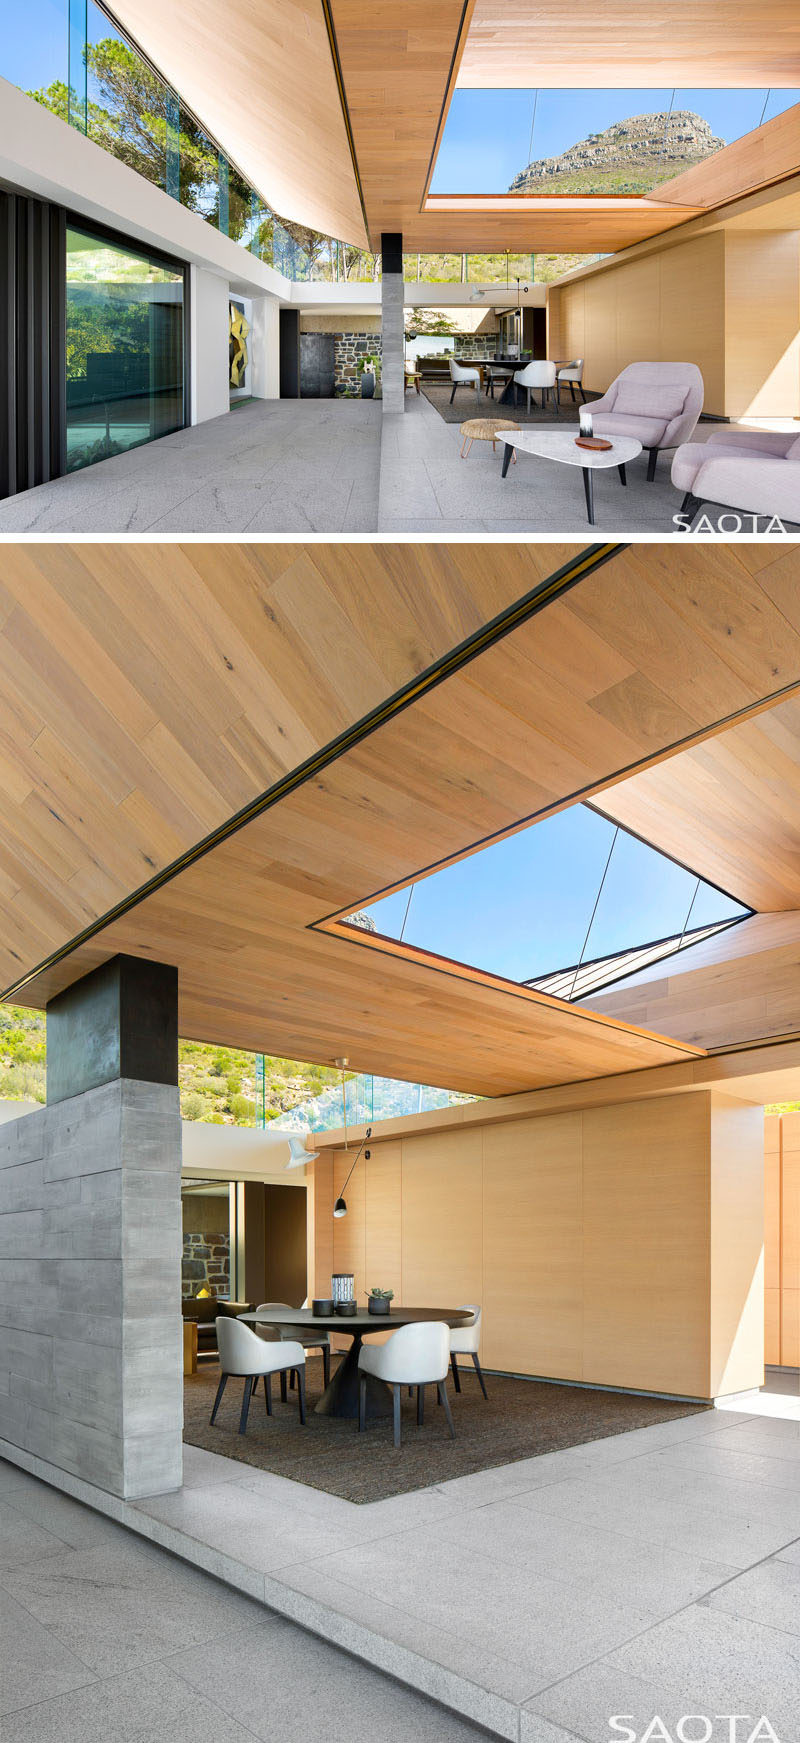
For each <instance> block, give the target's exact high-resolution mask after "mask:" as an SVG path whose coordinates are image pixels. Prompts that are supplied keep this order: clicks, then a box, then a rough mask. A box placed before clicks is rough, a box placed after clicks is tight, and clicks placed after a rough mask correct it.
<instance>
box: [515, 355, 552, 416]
mask: <svg viewBox="0 0 800 1743" xmlns="http://www.w3.org/2000/svg"><path fill="white" fill-rule="evenodd" d="M521 387H524V389H525V392H526V394H527V396H528V411H530V409H531V391H532V390H538V391H540V392H541V395H542V411H544V408H545V402H546V400H547V397H548V394H549V396H550V398H551V400H552V402H553V405H554V407H555V410H556V412H557V411H558V395H557V393H556V366H555V364H554V363H548V362H546V361H540V362H535V363H526V365H525V368H524V369H517V370H515V372H514V404H515V405H516V403H517V399H518V397H519V390H520V388H521Z"/></svg>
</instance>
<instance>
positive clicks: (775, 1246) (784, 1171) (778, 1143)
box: [764, 1113, 800, 1368]
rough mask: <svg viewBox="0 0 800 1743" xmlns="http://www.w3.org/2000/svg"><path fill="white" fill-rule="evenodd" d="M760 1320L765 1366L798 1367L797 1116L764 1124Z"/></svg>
mask: <svg viewBox="0 0 800 1743" xmlns="http://www.w3.org/2000/svg"><path fill="white" fill-rule="evenodd" d="M765 1127H766V1134H765V1144H764V1149H765V1163H766V1192H765V1238H764V1319H765V1327H766V1360H767V1361H768V1362H769V1363H771V1364H774V1365H775V1366H778V1367H784V1368H798V1367H800V1113H791V1114H783V1115H778V1114H771V1115H769V1116H768V1118H767V1120H766V1122H765Z"/></svg>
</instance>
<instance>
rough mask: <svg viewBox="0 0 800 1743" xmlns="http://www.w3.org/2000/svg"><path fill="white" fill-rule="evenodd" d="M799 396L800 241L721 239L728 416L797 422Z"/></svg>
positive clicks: (764, 234)
mask: <svg viewBox="0 0 800 1743" xmlns="http://www.w3.org/2000/svg"><path fill="white" fill-rule="evenodd" d="M798 115H800V109H799V110H798ZM799 395H800V234H799V233H798V231H797V230H759V231H752V230H730V231H728V232H727V233H726V236H725V411H726V415H727V416H728V417H730V418H739V417H776V416H777V417H797V415H798V411H800V404H799V403H798V396H799Z"/></svg>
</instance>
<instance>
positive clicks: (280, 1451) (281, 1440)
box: [184, 1356, 705, 1502]
mask: <svg viewBox="0 0 800 1743" xmlns="http://www.w3.org/2000/svg"><path fill="white" fill-rule="evenodd" d="M335 1359H336V1358H335V1357H334V1361H335ZM218 1381H219V1368H218V1366H217V1364H216V1362H214V1363H210V1362H209V1363H208V1364H207V1365H205V1366H202V1367H201V1369H200V1371H199V1372H198V1373H197V1374H194V1375H191V1376H188V1377H187V1379H186V1381H185V1388H184V1396H185V1428H184V1440H186V1441H188V1442H189V1445H190V1446H201V1447H205V1448H206V1451H207V1452H216V1453H221V1454H222V1455H223V1456H224V1457H225V1458H230V1459H239V1460H241V1461H242V1463H244V1464H247V1465H255V1466H256V1468H257V1469H258V1470H261V1471H273V1472H274V1473H275V1474H276V1475H277V1476H281V1477H290V1478H292V1479H293V1480H294V1481H295V1482H298V1483H307V1484H308V1485H309V1486H310V1487H311V1488H312V1489H326V1490H327V1491H328V1493H329V1494H331V1495H341V1496H343V1497H344V1499H345V1500H347V1501H359V1502H363V1501H382V1500H384V1499H386V1497H387V1496H389V1495H403V1494H406V1493H407V1492H408V1491H409V1490H411V1489H424V1488H427V1487H428V1486H429V1485H430V1484H433V1483H445V1482H447V1481H448V1480H449V1478H451V1477H463V1476H467V1475H468V1474H469V1473H470V1472H472V1471H485V1470H490V1469H491V1468H492V1466H494V1465H506V1464H511V1463H513V1462H514V1460H516V1459H529V1458H533V1457H535V1456H537V1455H538V1454H540V1453H548V1452H560V1451H562V1450H563V1449H564V1448H565V1447H570V1446H579V1445H580V1444H581V1443H582V1442H584V1441H589V1440H603V1439H605V1437H606V1436H607V1435H611V1434H623V1433H625V1432H626V1430H628V1429H632V1428H649V1427H650V1426H651V1425H652V1424H653V1423H656V1422H669V1421H671V1420H673V1419H674V1418H676V1417H680V1416H694V1415H696V1414H697V1411H698V1410H700V1409H703V1408H705V1407H704V1406H702V1405H695V1404H670V1403H668V1402H667V1401H666V1400H665V1399H662V1398H639V1397H632V1396H630V1394H628V1393H625V1392H594V1391H591V1390H590V1389H589V1388H587V1387H582V1386H553V1385H548V1384H546V1383H544V1382H541V1381H538V1380H512V1379H508V1378H505V1377H502V1376H499V1375H493V1374H487V1375H486V1388H487V1391H488V1393H489V1398H488V1401H484V1399H483V1398H482V1397H481V1394H480V1390H479V1387H478V1382H477V1378H475V1377H474V1376H471V1375H468V1374H466V1373H465V1374H464V1376H463V1378H462V1381H461V1385H462V1391H461V1394H460V1395H459V1394H457V1393H456V1392H455V1390H454V1388H453V1384H452V1380H449V1381H448V1386H447V1390H448V1396H449V1398H450V1403H451V1407H452V1411H453V1420H454V1423H455V1430H456V1439H455V1440H451V1439H450V1437H449V1435H448V1432H447V1424H446V1422H445V1420H444V1413H443V1411H442V1410H441V1409H440V1408H439V1407H438V1406H437V1404H436V1402H435V1396H434V1391H433V1388H432V1387H430V1386H429V1387H428V1390H427V1396H426V1400H425V1422H424V1426H423V1427H422V1428H421V1429H419V1428H417V1426H416V1394H415V1396H414V1399H413V1401H412V1400H411V1399H410V1398H408V1397H407V1396H405V1397H404V1399H403V1445H402V1446H401V1447H400V1448H399V1449H397V1450H396V1449H395V1447H394V1446H393V1444H392V1423H391V1416H388V1417H385V1418H382V1419H381V1420H379V1421H377V1422H371V1423H370V1424H369V1425H368V1427H367V1429H366V1431H365V1433H364V1434H359V1432H358V1424H357V1423H356V1422H351V1421H346V1420H342V1419H341V1418H338V1417H333V1416H315V1415H314V1405H315V1403H316V1402H317V1399H318V1398H319V1397H320V1394H321V1392H322V1362H321V1360H320V1359H319V1357H316V1356H315V1357H312V1358H311V1359H310V1360H309V1361H307V1362H306V1392H307V1402H308V1422H307V1426H306V1427H305V1428H301V1427H300V1423H299V1421H298V1416H297V1402H296V1398H295V1394H294V1393H292V1392H290V1393H289V1395H288V1398H289V1402H288V1403H286V1404H281V1402H280V1391H279V1388H278V1385H277V1381H273V1386H272V1391H273V1412H274V1414H273V1416H272V1417H271V1418H269V1417H268V1416H267V1414H266V1409H265V1405H264V1391H263V1387H262V1388H261V1389H260V1390H259V1394H258V1398H257V1400H254V1401H253V1402H252V1403H251V1405H250V1418H249V1421H248V1425H247V1433H246V1434H244V1435H240V1434H239V1433H238V1432H237V1430H238V1426H239V1412H240V1410H241V1405H242V1383H241V1381H239V1380H229V1381H228V1385H227V1389H226V1391H225V1394H224V1397H223V1400H222V1404H221V1406H220V1411H219V1415H218V1417H217V1420H216V1423H215V1424H214V1427H213V1428H211V1427H210V1426H209V1417H210V1415H211V1408H212V1405H213V1402H214V1393H215V1391H216V1388H217V1384H218Z"/></svg>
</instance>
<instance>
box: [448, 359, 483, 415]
mask: <svg viewBox="0 0 800 1743" xmlns="http://www.w3.org/2000/svg"><path fill="white" fill-rule="evenodd" d="M449 366H450V380H451V381H452V383H453V391H452V393H451V395H450V404H451V405H452V403H453V400H454V399H455V397H456V388H457V387H470V386H471V387H474V389H475V398H476V400H477V401H478V403H480V397H481V372H480V370H479V369H467V368H466V366H464V367H462V365H461V364H460V363H454V362H453V359H452V357H451V358H450V359H449Z"/></svg>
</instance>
